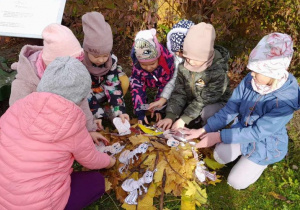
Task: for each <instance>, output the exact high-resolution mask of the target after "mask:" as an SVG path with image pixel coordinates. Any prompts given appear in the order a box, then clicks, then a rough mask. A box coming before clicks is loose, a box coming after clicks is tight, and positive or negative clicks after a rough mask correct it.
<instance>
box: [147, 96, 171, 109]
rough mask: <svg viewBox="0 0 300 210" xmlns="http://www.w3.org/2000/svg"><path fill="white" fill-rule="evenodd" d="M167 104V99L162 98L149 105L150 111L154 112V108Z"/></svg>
mask: <svg viewBox="0 0 300 210" xmlns="http://www.w3.org/2000/svg"><path fill="white" fill-rule="evenodd" d="M166 102H167V99H165V98H160V99H159V100H158V101H155V102H152V103H151V104H149V110H153V109H154V108H160V107H162V106H163V105H164V104H165V103H166Z"/></svg>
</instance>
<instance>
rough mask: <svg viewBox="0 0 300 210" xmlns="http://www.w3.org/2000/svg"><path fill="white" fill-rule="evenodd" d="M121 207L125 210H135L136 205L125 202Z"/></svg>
mask: <svg viewBox="0 0 300 210" xmlns="http://www.w3.org/2000/svg"><path fill="white" fill-rule="evenodd" d="M121 207H122V208H123V209H126V210H136V205H129V204H127V203H125V202H124V203H123V205H122V206H121Z"/></svg>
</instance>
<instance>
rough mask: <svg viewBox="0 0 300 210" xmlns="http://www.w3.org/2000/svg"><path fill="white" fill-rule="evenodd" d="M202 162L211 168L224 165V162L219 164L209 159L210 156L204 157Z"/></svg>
mask: <svg viewBox="0 0 300 210" xmlns="http://www.w3.org/2000/svg"><path fill="white" fill-rule="evenodd" d="M204 162H205V164H206V165H207V166H208V167H209V168H211V169H213V170H216V169H220V168H223V167H224V166H225V165H224V164H220V163H218V162H217V161H215V160H213V159H210V158H204Z"/></svg>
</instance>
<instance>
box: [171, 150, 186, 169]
mask: <svg viewBox="0 0 300 210" xmlns="http://www.w3.org/2000/svg"><path fill="white" fill-rule="evenodd" d="M170 154H171V155H173V156H174V157H175V158H176V160H177V161H178V162H179V164H180V165H183V164H184V157H183V155H182V152H181V151H177V150H176V149H175V148H173V149H172V150H171V152H170Z"/></svg>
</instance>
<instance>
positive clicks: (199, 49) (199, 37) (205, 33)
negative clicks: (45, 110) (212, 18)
mask: <svg viewBox="0 0 300 210" xmlns="http://www.w3.org/2000/svg"><path fill="white" fill-rule="evenodd" d="M215 38H216V32H215V29H214V27H213V26H212V25H211V24H208V23H204V22H201V23H199V24H197V25H193V26H191V28H190V29H189V31H188V33H187V35H186V37H185V39H184V43H183V56H184V57H185V58H189V59H191V60H196V61H203V62H205V63H204V64H203V65H202V66H200V67H197V66H196V67H193V66H191V65H189V64H188V63H187V61H185V63H184V67H186V68H187V69H188V70H190V71H197V72H200V71H203V70H205V69H207V68H208V67H209V66H211V64H212V62H213V58H214V55H215V51H214V42H215Z"/></svg>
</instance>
